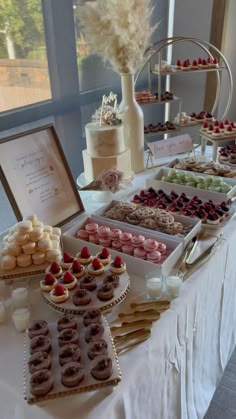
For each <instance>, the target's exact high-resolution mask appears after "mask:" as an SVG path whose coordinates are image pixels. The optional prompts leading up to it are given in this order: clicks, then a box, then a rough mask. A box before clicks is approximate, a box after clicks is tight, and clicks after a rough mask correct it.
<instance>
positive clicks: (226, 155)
mask: <svg viewBox="0 0 236 419" xmlns="http://www.w3.org/2000/svg"><path fill="white" fill-rule="evenodd" d="M219 161H221V162H222V163H226V164H230V165H232V166H234V165H235V166H236V145H235V144H232V145H226V146H224V147H221V148H220V150H219ZM231 172H232V169H231ZM233 172H234V170H233ZM235 173H236V170H235Z"/></svg>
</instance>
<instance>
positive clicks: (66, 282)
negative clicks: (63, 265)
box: [60, 271, 77, 290]
mask: <svg viewBox="0 0 236 419" xmlns="http://www.w3.org/2000/svg"><path fill="white" fill-rule="evenodd" d="M60 282H61V284H62V285H63V286H64V287H65V288H67V289H68V290H72V289H73V288H75V287H76V285H77V279H76V277H75V276H74V275H73V274H72V273H71V272H70V271H66V272H65V273H64V275H63V277H62V278H61V280H60Z"/></svg>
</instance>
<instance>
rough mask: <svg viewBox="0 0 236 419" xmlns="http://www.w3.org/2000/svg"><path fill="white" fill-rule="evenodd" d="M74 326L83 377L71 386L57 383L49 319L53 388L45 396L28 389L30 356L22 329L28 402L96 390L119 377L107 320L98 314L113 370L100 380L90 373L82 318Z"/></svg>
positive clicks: (56, 351)
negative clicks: (37, 394) (35, 394)
mask: <svg viewBox="0 0 236 419" xmlns="http://www.w3.org/2000/svg"><path fill="white" fill-rule="evenodd" d="M77 322H78V327H77V331H78V333H79V348H80V351H81V360H80V362H81V364H82V365H83V367H84V378H83V380H82V381H81V383H80V384H79V385H77V386H75V387H73V388H69V387H65V386H64V385H63V384H62V383H61V366H60V364H59V361H58V354H59V346H58V343H57V335H58V331H57V324H56V323H49V324H48V326H49V332H50V336H51V345H52V351H51V372H52V374H53V378H54V384H53V388H52V389H51V390H50V391H49V393H48V394H46V395H45V396H34V395H33V394H32V393H31V391H30V373H29V370H28V360H29V358H30V348H29V343H30V338H29V337H28V334H27V332H26V334H25V340H24V399H25V400H26V401H27V403H29V404H34V403H38V402H41V401H44V400H52V399H56V398H62V397H65V396H69V395H72V394H78V393H84V392H88V391H96V390H100V389H102V388H104V387H107V386H116V385H117V384H119V382H120V381H121V370H120V366H119V362H118V357H117V353H116V349H115V345H114V342H113V338H112V336H111V332H110V328H109V326H108V323H107V320H106V319H105V317H103V316H102V326H103V327H104V333H103V336H102V338H103V339H104V340H105V341H106V343H107V345H108V356H109V357H110V358H111V360H112V368H113V372H112V374H111V376H110V377H109V378H108V379H106V380H103V381H100V380H97V379H95V378H93V376H92V375H91V373H90V369H91V362H92V361H91V360H90V358H89V357H88V355H87V352H88V343H87V342H86V340H85V337H84V335H85V329H86V328H85V326H84V324H83V318H82V317H79V318H77Z"/></svg>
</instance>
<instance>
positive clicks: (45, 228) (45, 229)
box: [43, 224, 52, 234]
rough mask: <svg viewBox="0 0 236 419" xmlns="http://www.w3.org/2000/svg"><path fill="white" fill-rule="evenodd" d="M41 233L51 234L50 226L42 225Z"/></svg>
mask: <svg viewBox="0 0 236 419" xmlns="http://www.w3.org/2000/svg"><path fill="white" fill-rule="evenodd" d="M43 231H45V232H46V233H49V234H51V233H52V226H49V225H45V224H44V226H43Z"/></svg>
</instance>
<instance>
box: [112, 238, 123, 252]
mask: <svg viewBox="0 0 236 419" xmlns="http://www.w3.org/2000/svg"><path fill="white" fill-rule="evenodd" d="M122 246H123V244H122V243H121V242H120V240H114V241H113V242H111V247H112V249H114V250H117V252H119V251H122Z"/></svg>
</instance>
